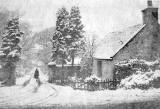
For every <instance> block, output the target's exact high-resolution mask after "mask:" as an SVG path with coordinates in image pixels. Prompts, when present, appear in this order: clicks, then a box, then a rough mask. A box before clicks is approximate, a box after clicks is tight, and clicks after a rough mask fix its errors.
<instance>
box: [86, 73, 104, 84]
mask: <svg viewBox="0 0 160 109" xmlns="http://www.w3.org/2000/svg"><path fill="white" fill-rule="evenodd" d="M84 81H85V82H98V81H101V78H99V77H97V76H96V75H95V74H93V75H91V76H90V77H87V78H86V79H85V80H84Z"/></svg>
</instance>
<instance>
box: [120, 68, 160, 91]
mask: <svg viewBox="0 0 160 109" xmlns="http://www.w3.org/2000/svg"><path fill="white" fill-rule="evenodd" d="M120 87H121V88H122V87H123V88H125V89H134V88H139V89H149V88H150V87H154V88H159V87H160V70H155V71H152V70H150V71H147V72H142V71H137V72H135V73H134V74H133V75H131V76H129V77H127V78H125V79H123V80H122V81H121V83H120Z"/></svg>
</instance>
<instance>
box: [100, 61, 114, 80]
mask: <svg viewBox="0 0 160 109" xmlns="http://www.w3.org/2000/svg"><path fill="white" fill-rule="evenodd" d="M113 68H114V64H113V61H109V60H103V61H102V80H106V79H113Z"/></svg>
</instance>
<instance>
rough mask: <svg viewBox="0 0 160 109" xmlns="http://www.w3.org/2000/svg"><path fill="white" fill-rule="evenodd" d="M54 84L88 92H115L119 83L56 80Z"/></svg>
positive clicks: (115, 81) (110, 81)
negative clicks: (107, 90)
mask: <svg viewBox="0 0 160 109" xmlns="http://www.w3.org/2000/svg"><path fill="white" fill-rule="evenodd" d="M54 83H56V84H60V85H68V86H71V87H72V88H73V89H78V90H88V91H96V90H105V89H110V90H115V89H116V88H117V86H118V84H119V83H120V81H118V80H104V81H88V82H85V81H74V82H73V81H69V80H56V81H54Z"/></svg>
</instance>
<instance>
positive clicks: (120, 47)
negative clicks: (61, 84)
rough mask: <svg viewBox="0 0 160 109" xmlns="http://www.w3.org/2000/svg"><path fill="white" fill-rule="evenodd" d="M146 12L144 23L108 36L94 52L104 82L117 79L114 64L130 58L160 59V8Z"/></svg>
mask: <svg viewBox="0 0 160 109" xmlns="http://www.w3.org/2000/svg"><path fill="white" fill-rule="evenodd" d="M147 4H148V6H147V8H146V9H144V10H142V16H143V24H139V25H135V26H132V27H129V28H126V29H124V30H123V31H119V32H112V33H109V34H108V35H106V37H105V38H104V39H103V41H102V42H101V44H99V45H98V47H97V48H96V51H95V53H94V62H93V73H94V74H96V75H97V76H98V77H101V78H102V79H113V70H114V65H115V64H116V63H117V62H120V61H124V60H128V59H135V58H136V59H144V60H148V61H152V60H156V59H157V58H159V56H160V25H159V24H158V8H156V7H153V6H152V1H151V0H148V2H147Z"/></svg>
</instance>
